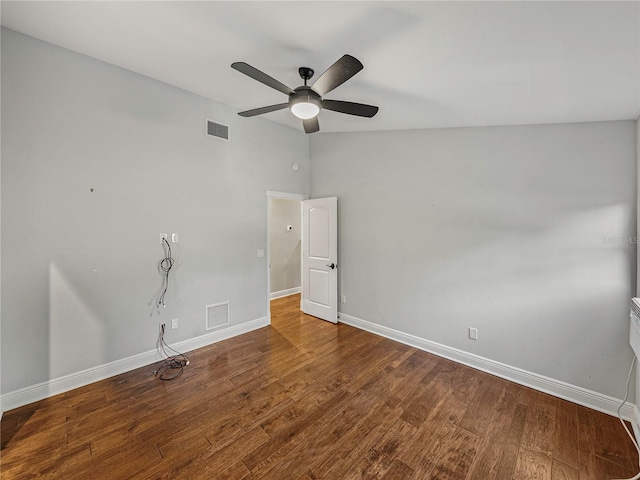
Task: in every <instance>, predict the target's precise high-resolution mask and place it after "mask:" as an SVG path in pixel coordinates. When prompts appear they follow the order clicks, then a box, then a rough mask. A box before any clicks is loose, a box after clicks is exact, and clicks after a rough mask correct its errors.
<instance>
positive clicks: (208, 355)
mask: <svg viewBox="0 0 640 480" xmlns="http://www.w3.org/2000/svg"><path fill="white" fill-rule="evenodd" d="M299 303H300V297H299V295H294V296H291V297H285V298H282V299H278V300H274V301H273V302H272V307H273V310H272V323H271V325H270V326H269V327H265V328H260V329H257V330H254V331H252V332H249V333H247V334H245V335H241V336H238V337H234V338H231V339H228V340H225V341H223V342H218V343H216V344H213V345H209V346H207V347H204V348H201V349H198V350H195V351H193V352H189V356H190V359H191V363H190V365H189V366H188V367H187V368H186V369H185V370H184V373H183V375H182V376H180V377H179V378H177V379H175V380H173V381H169V382H163V381H160V380H159V379H158V378H157V377H156V376H155V375H154V374H153V372H154V370H155V369H156V368H157V366H156V365H149V366H146V367H143V368H140V369H136V370H133V371H131V372H126V373H123V374H121V375H117V376H115V377H112V378H109V379H105V380H102V381H99V382H96V383H94V384H91V385H87V386H84V387H82V388H78V389H76V390H73V391H70V392H66V393H63V394H60V395H56V396H54V397H51V398H48V399H45V400H43V401H40V402H36V403H34V404H31V405H25V406H23V407H20V408H17V409H15V410H12V411H9V412H5V413H4V415H3V418H2V422H1V423H0V431H1V437H2V441H1V447H0V448H1V451H0V478H1V479H2V480H22V479H30V478H47V479H48V478H51V479H56V480H58V479H64V480H76V479H77V480H86V479H100V480H120V479H122V480H125V479H126V480H129V479H132V478H135V479H136V480H138V479H142V480H144V479H154V480H156V479H159V478H165V479H166V478H188V479H200V478H202V479H216V480H220V479H222V480H234V479H235V480H243V479H246V480H249V479H251V480H259V479H264V480H266V479H274V480H289V479H292V480H293V479H298V480H320V479H326V480H337V479H341V480H342V479H348V478H358V479H362V478H367V479H373V478H376V479H380V478H383V479H387V480H390V479H404V480H409V479H413V480H418V479H429V478H438V479H459V480H509V479H516V480H527V479H530V478H531V479H533V478H536V479H550V480H576V479H579V480H602V479H610V478H615V477H619V478H625V477H630V476H632V475H633V474H635V472H636V470H637V468H638V466H637V461H638V459H637V455H636V453H635V449H634V448H633V447H632V445H631V442H630V440H629V439H628V438H627V437H626V434H625V433H624V430H623V429H622V428H621V426H620V425H619V423H618V422H617V420H616V419H615V418H613V417H610V416H608V415H604V414H601V413H599V412H594V411H592V410H589V409H586V408H584V407H580V406H578V405H574V404H571V403H569V402H566V401H564V400H559V399H557V398H554V397H552V396H549V395H546V394H543V393H541V392H537V391H535V390H531V389H529V388H526V387H522V386H519V385H516V384H514V383H510V382H507V381H505V380H502V379H499V378H496V377H494V376H491V375H489V374H487V373H483V372H479V371H477V370H474V369H472V368H470V367H467V366H464V365H460V364H457V363H454V362H451V361H449V360H446V359H444V358H441V357H437V356H434V355H431V354H429V353H426V352H423V351H420V350H418V349H416V348H414V347H409V346H407V345H402V344H399V343H397V342H394V341H392V340H389V339H387V338H382V337H379V336H376V335H373V334H371V333H368V332H365V331H362V330H358V329H356V328H354V327H351V326H348V325H345V324H338V325H333V324H330V323H328V322H323V321H321V320H318V319H316V318H313V317H310V316H308V315H305V314H303V313H301V312H300V311H299Z"/></svg>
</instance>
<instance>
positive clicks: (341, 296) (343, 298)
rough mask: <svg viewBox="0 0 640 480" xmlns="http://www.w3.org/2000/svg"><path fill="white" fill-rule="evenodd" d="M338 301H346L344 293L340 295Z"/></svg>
mask: <svg viewBox="0 0 640 480" xmlns="http://www.w3.org/2000/svg"><path fill="white" fill-rule="evenodd" d="M340 303H347V297H346V296H345V295H340Z"/></svg>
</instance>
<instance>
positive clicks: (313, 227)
mask: <svg viewBox="0 0 640 480" xmlns="http://www.w3.org/2000/svg"><path fill="white" fill-rule="evenodd" d="M337 261H338V198H337V197H328V198H315V199H313V200H305V201H303V202H302V299H301V300H300V310H302V311H303V312H304V313H307V314H309V315H313V316H314V317H318V318H321V319H323V320H327V321H328V322H333V323H338V265H337Z"/></svg>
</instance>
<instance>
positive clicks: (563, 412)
mask: <svg viewBox="0 0 640 480" xmlns="http://www.w3.org/2000/svg"><path fill="white" fill-rule="evenodd" d="M557 405H558V407H557V410H556V422H555V429H554V432H553V440H552V455H553V458H554V460H558V461H559V462H562V464H565V465H569V466H570V467H573V468H578V465H579V460H578V442H577V441H576V439H577V438H578V406H577V405H576V404H574V403H571V402H567V401H566V400H560V399H558V403H557Z"/></svg>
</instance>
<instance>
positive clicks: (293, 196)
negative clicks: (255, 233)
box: [266, 190, 309, 325]
mask: <svg viewBox="0 0 640 480" xmlns="http://www.w3.org/2000/svg"><path fill="white" fill-rule="evenodd" d="M266 194H267V263H266V270H267V295H266V296H267V323H268V324H269V325H271V242H270V241H269V239H270V238H271V199H272V198H276V199H280V200H294V201H299V202H300V203H302V201H303V200H309V195H306V194H302V193H288V192H277V191H273V190H266ZM300 223H301V224H302V208H300Z"/></svg>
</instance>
